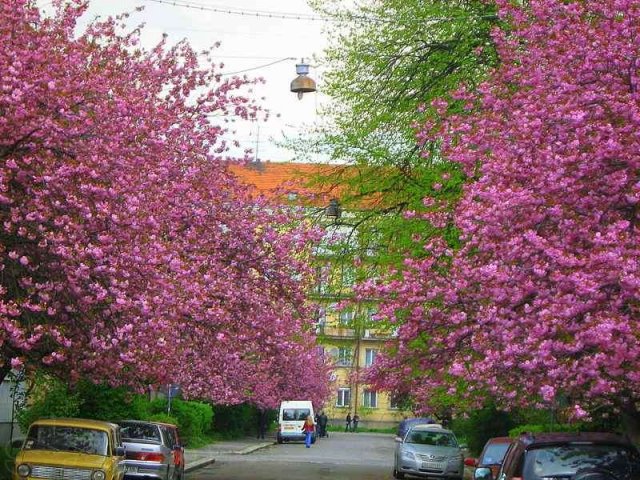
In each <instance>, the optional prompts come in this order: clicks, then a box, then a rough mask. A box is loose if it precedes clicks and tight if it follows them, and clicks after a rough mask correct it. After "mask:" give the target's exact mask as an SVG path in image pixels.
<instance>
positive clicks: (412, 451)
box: [393, 424, 464, 480]
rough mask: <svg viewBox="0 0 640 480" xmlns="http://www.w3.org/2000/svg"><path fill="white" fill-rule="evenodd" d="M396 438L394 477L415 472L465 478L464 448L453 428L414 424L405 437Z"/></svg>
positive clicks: (415, 474) (454, 479) (453, 479)
mask: <svg viewBox="0 0 640 480" xmlns="http://www.w3.org/2000/svg"><path fill="white" fill-rule="evenodd" d="M396 442H397V443H396V452H395V458H394V462H393V476H394V478H404V477H405V475H413V476H417V477H423V478H446V479H449V480H462V476H463V474H464V463H463V456H462V451H461V450H460V445H459V444H458V440H457V439H456V436H455V435H454V434H453V432H452V431H451V430H446V429H444V428H442V427H441V426H440V425H428V424H421V425H415V426H413V427H411V428H410V429H409V431H408V432H407V433H406V435H405V436H404V438H401V437H396Z"/></svg>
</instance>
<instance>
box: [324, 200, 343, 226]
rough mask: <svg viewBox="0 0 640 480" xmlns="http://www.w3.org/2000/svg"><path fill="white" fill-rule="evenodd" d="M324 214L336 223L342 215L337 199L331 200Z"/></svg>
mask: <svg viewBox="0 0 640 480" xmlns="http://www.w3.org/2000/svg"><path fill="white" fill-rule="evenodd" d="M324 214H325V215H326V216H327V217H329V218H331V219H332V220H333V221H334V222H335V221H337V220H338V219H339V218H340V215H342V209H341V208H340V202H338V200H336V199H335V198H332V199H331V200H329V206H327V207H326V208H325V209H324Z"/></svg>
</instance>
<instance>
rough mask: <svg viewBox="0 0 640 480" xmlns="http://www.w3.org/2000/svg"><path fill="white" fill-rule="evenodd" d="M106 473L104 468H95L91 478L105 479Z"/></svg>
mask: <svg viewBox="0 0 640 480" xmlns="http://www.w3.org/2000/svg"><path fill="white" fill-rule="evenodd" d="M104 479H105V474H104V472H103V471H102V470H94V471H93V473H92V474H91V480H104Z"/></svg>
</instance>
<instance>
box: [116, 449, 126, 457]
mask: <svg viewBox="0 0 640 480" xmlns="http://www.w3.org/2000/svg"><path fill="white" fill-rule="evenodd" d="M124 454H125V449H124V447H116V457H124Z"/></svg>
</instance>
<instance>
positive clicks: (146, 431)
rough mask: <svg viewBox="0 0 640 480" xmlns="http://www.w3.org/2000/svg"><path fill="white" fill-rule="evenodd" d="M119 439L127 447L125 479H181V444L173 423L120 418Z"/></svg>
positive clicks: (182, 459) (182, 451)
mask: <svg viewBox="0 0 640 480" xmlns="http://www.w3.org/2000/svg"><path fill="white" fill-rule="evenodd" d="M118 423H119V424H120V427H121V428H122V442H123V444H124V446H125V449H126V460H125V462H124V474H125V478H126V479H130V480H133V479H141V478H150V479H159V480H177V479H180V480H182V479H183V478H184V446H183V445H181V444H180V437H179V435H178V429H177V427H176V426H175V425H171V424H168V423H160V422H142V421H139V420H123V421H120V422H118Z"/></svg>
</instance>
